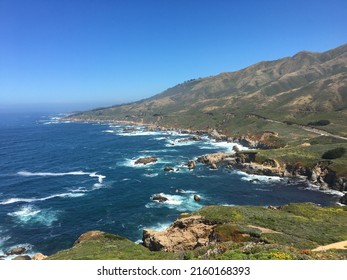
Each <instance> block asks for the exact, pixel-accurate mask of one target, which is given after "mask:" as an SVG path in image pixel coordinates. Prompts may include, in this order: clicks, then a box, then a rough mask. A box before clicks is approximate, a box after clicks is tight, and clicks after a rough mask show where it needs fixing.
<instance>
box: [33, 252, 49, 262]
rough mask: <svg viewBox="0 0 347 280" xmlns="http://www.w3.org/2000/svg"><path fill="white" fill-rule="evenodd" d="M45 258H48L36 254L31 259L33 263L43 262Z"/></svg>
mask: <svg viewBox="0 0 347 280" xmlns="http://www.w3.org/2000/svg"><path fill="white" fill-rule="evenodd" d="M47 258H48V256H46V255H44V254H41V253H36V254H35V255H34V256H33V257H32V258H31V259H32V260H34V261H42V260H45V259H47Z"/></svg>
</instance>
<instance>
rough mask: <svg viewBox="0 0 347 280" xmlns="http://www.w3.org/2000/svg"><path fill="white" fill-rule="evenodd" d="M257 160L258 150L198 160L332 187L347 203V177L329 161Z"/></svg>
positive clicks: (208, 163)
mask: <svg viewBox="0 0 347 280" xmlns="http://www.w3.org/2000/svg"><path fill="white" fill-rule="evenodd" d="M255 160H256V152H254V153H242V152H237V153H234V154H227V153H221V152H219V153H214V154H208V155H204V156H201V157H199V158H198V160H197V161H198V162H200V163H203V164H205V165H207V166H209V168H210V169H218V168H219V167H225V168H228V169H233V168H236V169H239V170H241V171H243V172H246V173H247V174H254V175H265V176H279V177H288V178H298V179H303V180H306V181H307V182H309V183H311V184H314V185H316V186H317V187H319V189H320V190H322V191H324V190H330V189H331V190H335V191H339V192H343V193H345V195H344V196H343V197H341V199H340V202H341V203H342V204H346V203H347V197H346V192H347V179H346V178H341V177H340V178H338V177H337V175H336V172H334V171H333V170H331V169H330V168H329V165H330V164H331V162H329V161H319V162H317V163H316V164H315V165H314V166H313V167H306V166H301V165H290V164H287V165H283V166H281V164H280V163H279V162H278V161H277V160H276V159H271V158H268V159H265V160H264V161H263V162H262V163H257V162H255Z"/></svg>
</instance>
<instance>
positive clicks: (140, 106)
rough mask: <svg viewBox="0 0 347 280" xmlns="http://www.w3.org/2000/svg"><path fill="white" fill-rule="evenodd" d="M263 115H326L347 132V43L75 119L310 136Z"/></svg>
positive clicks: (331, 127) (294, 118) (302, 118)
mask: <svg viewBox="0 0 347 280" xmlns="http://www.w3.org/2000/svg"><path fill="white" fill-rule="evenodd" d="M257 116H258V117H257ZM259 116H261V117H265V118H270V119H273V120H277V121H281V122H283V121H287V122H288V121H290V122H296V123H300V124H307V123H309V122H316V121H319V120H321V119H324V120H326V119H327V120H329V124H327V125H326V126H325V127H324V129H326V130H328V131H330V132H333V133H338V134H340V135H342V136H347V126H346V124H345V121H344V120H345V119H346V117H347V44H345V45H342V46H340V47H338V48H335V49H332V50H329V51H327V52H323V53H313V52H307V51H303V52H299V53H298V54H296V55H294V56H293V57H285V58H282V59H279V60H275V61H265V62H260V63H257V64H255V65H252V66H250V67H247V68H245V69H242V70H239V71H235V72H228V73H221V74H219V75H217V76H212V77H207V78H201V79H196V80H189V81H187V82H184V83H182V84H179V85H176V86H174V87H172V88H169V89H167V90H165V91H164V92H162V93H160V94H157V95H155V96H153V97H151V98H148V99H145V100H141V101H138V102H133V103H130V104H125V105H120V106H113V107H110V108H103V109H97V110H93V111H89V112H84V113H81V114H78V115H75V116H74V118H77V119H80V120H83V119H84V120H85V119H89V120H93V119H94V120H96V119H98V120H121V121H129V122H130V121H134V122H143V123H151V124H155V125H160V126H172V127H181V128H193V129H206V128H210V127H213V128H218V129H220V130H223V131H224V133H226V134H228V135H236V134H246V133H257V132H261V131H265V130H275V131H276V132H279V134H280V136H281V134H282V137H283V138H284V139H285V140H288V141H289V140H293V139H296V137H294V138H293V135H294V136H295V135H297V134H300V135H301V136H304V137H306V136H310V134H309V133H304V132H302V131H301V132H300V133H298V131H297V128H293V127H290V128H288V127H287V128H285V129H284V130H283V129H282V128H277V127H276V125H275V126H274V125H273V124H269V122H268V121H264V119H262V118H260V119H259ZM277 126H278V125H277ZM282 126H283V125H282ZM282 126H281V127H282ZM278 130H279V131H278ZM282 130H283V131H282ZM287 130H288V131H287ZM291 134H292V135H291Z"/></svg>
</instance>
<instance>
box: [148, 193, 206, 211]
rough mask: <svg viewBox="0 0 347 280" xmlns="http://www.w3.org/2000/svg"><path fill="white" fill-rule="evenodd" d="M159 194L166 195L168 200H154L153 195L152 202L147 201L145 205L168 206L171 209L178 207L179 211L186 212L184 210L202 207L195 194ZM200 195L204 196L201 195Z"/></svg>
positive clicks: (149, 206) (194, 209)
mask: <svg viewBox="0 0 347 280" xmlns="http://www.w3.org/2000/svg"><path fill="white" fill-rule="evenodd" d="M159 195H161V196H163V197H166V198H167V200H166V201H163V202H159V201H153V200H152V198H153V196H154V195H153V196H152V197H151V200H152V201H151V202H149V203H147V204H146V205H145V207H146V208H161V207H167V208H170V209H177V210H178V211H181V212H184V211H190V212H191V211H196V210H198V209H200V208H201V207H202V205H201V204H199V203H198V202H196V201H195V200H194V195H192V194H188V195H184V194H183V193H182V195H171V194H165V193H160V194H159ZM200 197H202V196H201V195H200Z"/></svg>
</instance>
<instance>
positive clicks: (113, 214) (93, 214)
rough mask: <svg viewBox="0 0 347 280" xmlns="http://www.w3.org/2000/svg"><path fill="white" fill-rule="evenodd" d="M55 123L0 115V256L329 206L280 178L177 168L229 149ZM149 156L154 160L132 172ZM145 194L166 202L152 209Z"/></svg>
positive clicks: (38, 116)
mask: <svg viewBox="0 0 347 280" xmlns="http://www.w3.org/2000/svg"><path fill="white" fill-rule="evenodd" d="M60 117H62V115H59V114H55V115H54V114H53V115H52V114H42V113H28V114H24V113H23V114H13V113H12V114H10V113H8V114H5V113H2V114H0V255H4V254H5V253H6V252H7V251H9V250H10V249H11V248H14V247H17V246H24V247H26V248H28V250H29V251H28V253H29V254H34V253H35V252H41V253H43V254H46V255H50V254H53V253H55V252H57V251H59V250H62V249H66V248H69V247H71V246H72V244H73V243H74V241H75V240H76V239H77V238H78V237H79V236H80V235H81V234H82V233H84V232H86V231H89V230H101V231H106V232H110V233H113V234H118V235H122V236H125V237H127V238H129V239H130V240H133V241H135V242H140V240H141V238H142V230H143V229H144V228H153V229H157V230H159V229H165V228H166V227H168V225H169V224H170V223H172V222H173V221H174V220H175V219H176V218H177V217H178V216H179V214H180V213H182V212H191V211H195V210H198V209H199V208H201V207H203V206H205V205H212V204H218V205H263V206H268V205H282V204H286V203H290V202H313V203H317V204H320V205H334V204H336V203H337V201H338V199H339V196H338V194H336V193H333V192H321V191H318V189H317V188H315V187H313V186H309V185H307V183H305V182H298V181H297V182H291V183H288V179H286V178H279V177H267V176H255V175H247V174H245V173H243V172H240V171H237V170H227V169H219V170H210V169H209V168H208V167H207V166H205V165H202V164H197V167H196V168H195V169H194V170H191V171H189V170H188V169H187V168H186V167H185V164H186V163H187V161H188V160H191V159H196V158H197V157H198V156H201V155H204V154H207V153H213V152H218V151H224V152H227V151H232V148H233V146H234V145H235V144H233V143H226V142H220V143H218V142H215V141H214V140H211V139H208V138H207V137H203V141H199V142H196V141H185V142H180V141H178V140H179V139H183V138H187V137H189V135H184V134H180V133H177V132H174V131H172V132H160V131H159V132H149V131H146V130H145V128H144V127H140V126H139V127H131V128H132V129H135V130H134V131H132V130H131V129H130V130H129V129H127V128H129V127H127V126H124V125H114V124H107V123H104V124H103V123H69V122H60V121H59V118H60ZM240 148H241V149H242V148H244V147H240ZM149 156H155V157H157V158H158V161H157V162H155V163H152V164H147V165H135V160H136V159H138V158H140V157H149ZM165 166H172V167H174V169H175V171H174V172H165V171H163V168H164V167H165ZM254 179H257V180H254ZM155 194H162V195H163V196H165V197H167V198H168V200H167V201H165V202H164V203H160V202H156V201H153V200H152V199H151V198H152V197H153V196H154V195H155ZM195 194H198V195H199V196H200V197H201V201H200V202H196V201H194V199H193V197H194V195H195Z"/></svg>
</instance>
